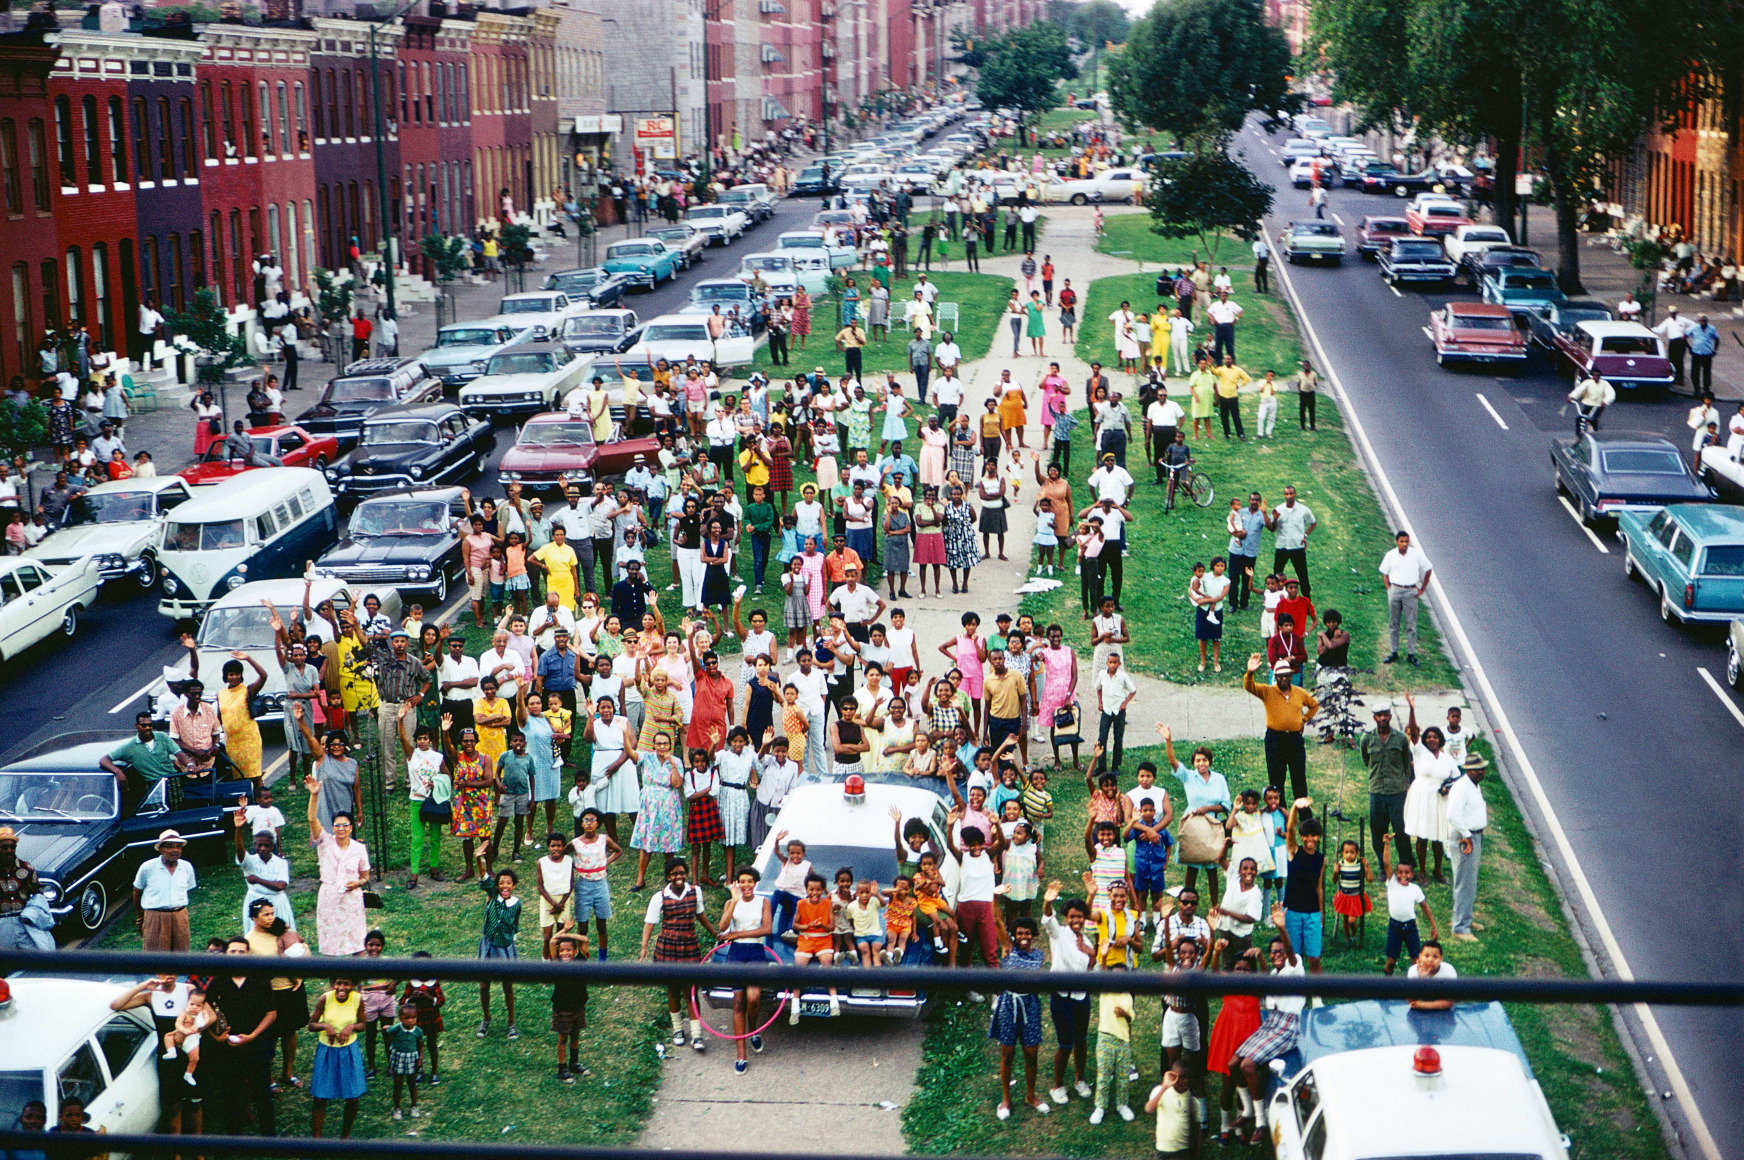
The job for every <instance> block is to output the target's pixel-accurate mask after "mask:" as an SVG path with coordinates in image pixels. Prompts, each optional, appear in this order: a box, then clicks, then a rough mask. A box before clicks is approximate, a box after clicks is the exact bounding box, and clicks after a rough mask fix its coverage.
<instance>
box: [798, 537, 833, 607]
mask: <svg viewBox="0 0 1744 1160" xmlns="http://www.w3.org/2000/svg"><path fill="white" fill-rule="evenodd" d="M822 544H823V540H822V537H821V536H807V537H806V540H805V550H804V551H803V552H801V553H800V554H799V559H800V560H801V561H803V562H804V567H805V574H806V575H807V576H810V577H811V582H810V584H809V585H808V586H807V587H806V599H807V600H808V601H809V602H810V604H811V620H812V623H813V624H814V625H823V624H825V623H826V622H825V620H824V599H825V597H826V596H827V595H828V589H829V585H828V584H826V583H824V554H823V550H822Z"/></svg>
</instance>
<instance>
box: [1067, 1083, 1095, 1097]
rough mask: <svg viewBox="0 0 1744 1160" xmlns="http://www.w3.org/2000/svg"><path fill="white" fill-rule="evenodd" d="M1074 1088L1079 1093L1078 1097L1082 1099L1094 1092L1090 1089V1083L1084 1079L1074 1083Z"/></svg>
mask: <svg viewBox="0 0 1744 1160" xmlns="http://www.w3.org/2000/svg"><path fill="white" fill-rule="evenodd" d="M1072 1090H1073V1091H1075V1092H1077V1093H1078V1098H1079V1099H1081V1100H1087V1099H1089V1098H1090V1096H1091V1095H1092V1094H1093V1093H1092V1092H1091V1090H1090V1085H1089V1084H1087V1083H1085V1082H1084V1081H1083V1080H1079V1081H1078V1082H1077V1083H1075V1084H1073V1085H1072Z"/></svg>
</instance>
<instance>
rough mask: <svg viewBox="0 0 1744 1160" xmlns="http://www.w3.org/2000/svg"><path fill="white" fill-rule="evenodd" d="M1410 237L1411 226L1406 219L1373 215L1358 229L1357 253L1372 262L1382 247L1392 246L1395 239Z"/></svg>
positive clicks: (1366, 218)
mask: <svg viewBox="0 0 1744 1160" xmlns="http://www.w3.org/2000/svg"><path fill="white" fill-rule="evenodd" d="M1410 236H1411V226H1410V224H1409V223H1408V222H1406V221H1405V219H1404V218H1402V217H1380V216H1375V215H1372V214H1371V215H1370V216H1368V217H1365V218H1363V220H1362V224H1361V225H1359V226H1358V227H1357V228H1356V252H1357V253H1359V254H1361V255H1362V256H1363V257H1365V258H1368V259H1370V260H1371V261H1372V260H1374V258H1375V255H1376V254H1378V253H1380V251H1381V247H1383V246H1386V245H1388V244H1390V243H1391V242H1392V240H1393V239H1394V238H1407V237H1410Z"/></svg>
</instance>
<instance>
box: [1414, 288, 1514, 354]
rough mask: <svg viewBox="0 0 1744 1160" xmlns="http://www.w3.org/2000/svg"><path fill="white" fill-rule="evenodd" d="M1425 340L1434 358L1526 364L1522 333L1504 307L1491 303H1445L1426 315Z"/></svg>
mask: <svg viewBox="0 0 1744 1160" xmlns="http://www.w3.org/2000/svg"><path fill="white" fill-rule="evenodd" d="M1428 333H1429V340H1430V341H1431V342H1433V343H1434V344H1435V361H1436V363H1437V364H1438V365H1440V366H1447V365H1448V364H1449V363H1481V364H1484V365H1488V366H1508V367H1521V366H1524V365H1525V364H1526V336H1525V335H1524V334H1522V333H1521V332H1520V329H1519V327H1517V326H1515V325H1514V316H1513V314H1511V313H1510V312H1509V310H1508V308H1507V307H1506V306H1498V305H1496V304H1494V303H1491V302H1449V303H1448V304H1447V305H1446V306H1444V307H1442V308H1441V309H1440V310H1434V311H1431V312H1430V314H1429V327H1428Z"/></svg>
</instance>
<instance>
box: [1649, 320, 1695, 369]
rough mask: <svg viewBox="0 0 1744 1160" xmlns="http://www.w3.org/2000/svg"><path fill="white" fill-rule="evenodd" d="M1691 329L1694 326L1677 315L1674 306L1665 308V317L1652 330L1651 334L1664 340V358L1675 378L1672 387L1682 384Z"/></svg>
mask: <svg viewBox="0 0 1744 1160" xmlns="http://www.w3.org/2000/svg"><path fill="white" fill-rule="evenodd" d="M1692 329H1694V324H1692V323H1691V322H1690V321H1689V320H1688V319H1687V318H1684V317H1683V316H1682V315H1680V314H1678V312H1677V307H1675V306H1668V307H1666V310H1665V317H1664V318H1662V319H1660V321H1659V325H1658V326H1655V327H1654V328H1653V333H1654V334H1657V335H1658V336H1659V337H1660V338H1663V339H1664V340H1665V345H1666V352H1665V357H1667V358H1669V359H1670V360H1671V367H1672V371H1673V372H1674V374H1675V376H1676V377H1675V379H1674V380H1673V385H1680V384H1682V382H1683V356H1684V353H1685V352H1686V351H1688V350H1689V332H1690V331H1691V330H1692Z"/></svg>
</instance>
